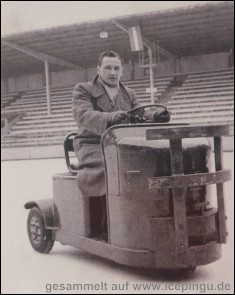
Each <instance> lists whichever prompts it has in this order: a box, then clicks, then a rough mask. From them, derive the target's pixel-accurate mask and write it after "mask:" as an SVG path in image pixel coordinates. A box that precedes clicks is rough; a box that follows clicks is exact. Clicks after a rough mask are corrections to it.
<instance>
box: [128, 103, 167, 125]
mask: <svg viewBox="0 0 235 295" xmlns="http://www.w3.org/2000/svg"><path fill="white" fill-rule="evenodd" d="M148 107H161V108H162V109H163V111H162V112H161V113H162V114H164V113H165V112H166V113H167V112H168V111H167V108H166V107H165V106H164V105H163V104H157V103H156V104H147V105H143V106H140V107H137V108H134V109H131V110H129V111H128V112H127V113H128V114H129V115H130V123H146V122H147V120H146V118H145V117H144V110H145V109H146V108H148ZM161 113H159V114H161Z"/></svg>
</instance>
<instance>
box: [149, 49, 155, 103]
mask: <svg viewBox="0 0 235 295" xmlns="http://www.w3.org/2000/svg"><path fill="white" fill-rule="evenodd" d="M148 55H149V77H150V94H151V104H154V103H155V100H154V80H153V51H152V49H151V48H150V47H148Z"/></svg>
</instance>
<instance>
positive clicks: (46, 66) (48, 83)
mask: <svg viewBox="0 0 235 295" xmlns="http://www.w3.org/2000/svg"><path fill="white" fill-rule="evenodd" d="M44 64H45V77H46V91H47V115H48V116H50V115H51V97H50V72H49V63H48V61H47V60H45V61H44Z"/></svg>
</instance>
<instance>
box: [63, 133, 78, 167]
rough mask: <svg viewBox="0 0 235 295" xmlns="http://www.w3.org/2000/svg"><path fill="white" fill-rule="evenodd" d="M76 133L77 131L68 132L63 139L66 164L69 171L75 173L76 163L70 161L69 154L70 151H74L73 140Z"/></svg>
mask: <svg viewBox="0 0 235 295" xmlns="http://www.w3.org/2000/svg"><path fill="white" fill-rule="evenodd" d="M76 135H77V133H75V132H73V133H69V134H68V135H67V136H66V138H65V140H64V154H65V160H66V165H67V167H68V170H69V172H71V173H77V170H78V164H74V163H71V162H70V155H69V153H70V152H73V153H74V148H73V140H74V137H75V136H76ZM76 159H77V157H76Z"/></svg>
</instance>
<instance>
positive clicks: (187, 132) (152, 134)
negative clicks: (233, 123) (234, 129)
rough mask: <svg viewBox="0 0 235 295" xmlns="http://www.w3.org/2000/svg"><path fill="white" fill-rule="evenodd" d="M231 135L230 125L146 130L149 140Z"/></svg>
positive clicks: (165, 127)
mask: <svg viewBox="0 0 235 295" xmlns="http://www.w3.org/2000/svg"><path fill="white" fill-rule="evenodd" d="M222 135H229V125H225V124H224V125H222V124H221V125H213V126H212V125H209V126H190V125H189V126H180V127H172V126H169V127H168V126H164V127H159V128H155V129H148V130H146V139H147V140H157V139H179V138H195V137H214V136H222Z"/></svg>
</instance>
